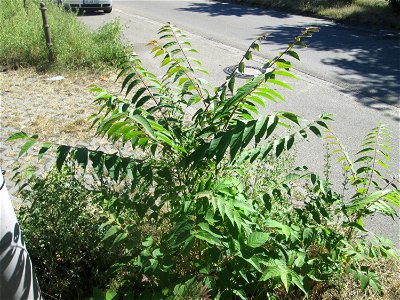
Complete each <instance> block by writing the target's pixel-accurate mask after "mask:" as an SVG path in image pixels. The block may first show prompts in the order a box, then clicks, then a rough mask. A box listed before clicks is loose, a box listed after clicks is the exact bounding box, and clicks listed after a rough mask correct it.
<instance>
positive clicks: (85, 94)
mask: <svg viewBox="0 0 400 300" xmlns="http://www.w3.org/2000/svg"><path fill="white" fill-rule="evenodd" d="M60 75H61V76H63V77H64V79H63V80H49V79H50V78H53V77H56V76H60ZM115 79H116V74H105V75H101V76H100V75H91V74H87V73H86V74H72V75H71V74H38V73H36V72H35V71H34V70H33V69H19V70H16V71H7V72H0V128H1V131H0V166H1V168H2V169H3V170H7V173H6V175H5V178H6V182H7V187H8V189H9V191H10V193H12V194H16V187H15V182H13V181H12V172H11V169H12V168H13V167H14V166H15V165H16V164H15V163H16V161H17V157H18V152H19V151H20V147H21V145H22V142H23V141H16V142H5V140H6V139H7V138H8V137H9V136H10V135H11V134H13V133H15V132H19V131H24V132H26V133H27V134H28V135H33V134H37V135H38V136H39V139H40V140H41V141H48V142H51V143H55V144H68V145H84V146H88V147H89V148H93V149H95V148H99V147H100V148H103V149H104V150H108V149H112V145H110V143H109V142H107V141H106V140H105V139H100V138H94V133H95V130H94V129H90V122H89V121H87V118H88V117H89V116H90V115H91V114H93V113H95V112H96V111H97V107H96V105H95V104H94V103H93V101H94V99H95V96H94V94H93V93H91V92H90V91H89V89H90V86H91V85H97V86H100V87H102V88H103V89H106V90H107V91H109V92H110V93H113V94H118V92H119V89H120V83H116V82H115ZM33 162H34V163H33ZM18 165H21V166H23V167H26V166H27V165H35V167H37V168H39V170H40V171H44V170H48V169H49V168H51V167H52V165H54V156H53V157H52V156H51V155H48V156H45V158H44V159H43V161H41V162H40V163H39V164H38V163H36V155H35V153H34V152H33V151H31V152H30V153H28V155H26V156H24V158H23V159H19V160H18Z"/></svg>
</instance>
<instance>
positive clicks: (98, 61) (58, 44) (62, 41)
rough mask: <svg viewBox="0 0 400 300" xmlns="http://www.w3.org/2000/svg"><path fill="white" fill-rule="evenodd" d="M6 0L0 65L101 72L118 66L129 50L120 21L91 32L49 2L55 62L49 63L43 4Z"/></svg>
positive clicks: (0, 34) (0, 13)
mask: <svg viewBox="0 0 400 300" xmlns="http://www.w3.org/2000/svg"><path fill="white" fill-rule="evenodd" d="M26 3H27V8H26V9H24V7H23V1H22V0H21V1H14V0H3V1H2V3H1V10H0V22H1V24H2V26H1V28H0V63H1V64H4V65H9V66H23V67H25V66H33V67H36V68H38V69H44V68H49V67H50V68H55V69H62V70H77V69H82V68H87V69H90V70H99V69H104V68H109V67H111V66H113V65H115V63H116V61H117V59H118V58H119V57H121V56H122V55H123V54H124V53H125V51H126V49H125V48H126V47H125V46H124V45H123V44H122V41H121V25H120V23H119V21H114V22H111V23H107V24H105V25H104V26H103V27H101V28H100V29H98V30H97V31H94V32H92V31H90V30H89V29H88V28H87V27H86V26H85V25H83V24H82V23H80V22H79V21H78V20H77V18H76V16H75V14H74V13H72V12H69V11H66V10H65V9H64V8H63V7H61V6H57V5H56V4H55V3H54V1H46V7H47V11H46V13H47V19H48V24H49V26H50V28H49V29H50V33H51V37H52V43H53V52H54V54H55V58H56V59H55V62H54V63H53V64H52V65H49V64H48V50H47V48H46V41H45V37H44V31H43V23H42V16H41V11H40V10H39V1H26Z"/></svg>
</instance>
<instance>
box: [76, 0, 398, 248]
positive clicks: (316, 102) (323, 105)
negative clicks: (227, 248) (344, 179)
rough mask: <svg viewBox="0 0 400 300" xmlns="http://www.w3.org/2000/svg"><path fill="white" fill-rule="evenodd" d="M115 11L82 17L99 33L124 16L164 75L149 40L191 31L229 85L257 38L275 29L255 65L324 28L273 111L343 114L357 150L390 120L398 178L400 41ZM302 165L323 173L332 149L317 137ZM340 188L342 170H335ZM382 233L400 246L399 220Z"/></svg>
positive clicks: (166, 4) (342, 124) (379, 229)
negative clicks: (168, 29) (174, 29)
mask: <svg viewBox="0 0 400 300" xmlns="http://www.w3.org/2000/svg"><path fill="white" fill-rule="evenodd" d="M113 6H114V9H113V12H112V13H111V14H101V13H100V14H90V15H84V16H81V17H80V19H81V20H82V21H83V22H84V23H86V24H87V25H89V26H90V27H92V28H96V27H99V26H100V25H101V24H103V23H104V22H106V21H109V20H112V19H115V18H117V17H118V18H119V19H120V21H121V23H122V24H123V25H124V26H125V27H124V35H125V38H126V39H127V40H128V41H129V42H130V43H132V45H133V47H134V48H135V51H136V52H137V53H138V54H139V55H140V56H141V57H142V59H143V62H144V64H145V65H146V66H148V67H149V69H150V70H152V71H153V72H155V73H156V74H161V73H160V72H161V70H160V68H159V62H158V61H155V60H153V59H152V55H150V54H149V50H150V48H149V47H147V46H146V44H147V42H149V41H150V40H152V39H154V38H156V36H157V35H156V33H157V30H158V29H159V28H160V27H161V26H162V25H163V24H165V23H166V22H171V23H173V24H174V25H177V26H178V27H180V28H181V29H183V30H184V31H185V32H186V33H187V34H188V38H189V39H190V41H191V43H192V44H193V46H194V47H195V48H196V49H197V50H198V51H199V52H200V54H199V56H198V58H199V59H200V60H201V61H202V62H203V63H204V66H205V68H206V69H208V70H209V72H210V75H209V76H208V77H207V78H206V79H207V80H208V81H210V82H212V83H213V84H218V83H222V81H223V80H224V78H225V77H224V76H225V74H224V73H223V69H224V68H225V67H227V66H231V65H234V64H236V63H237V62H238V61H239V59H240V57H241V55H243V51H244V50H245V49H246V48H247V47H248V45H249V44H250V43H251V41H252V40H253V39H254V38H256V37H257V36H259V35H260V34H262V33H264V32H267V31H268V32H271V35H270V36H269V37H268V39H267V40H266V41H265V43H264V45H263V47H262V49H261V50H262V53H261V54H260V55H259V56H258V57H256V61H255V62H254V63H253V65H255V66H257V65H260V64H261V62H262V61H263V60H265V58H268V57H273V56H274V55H275V54H276V53H277V51H279V50H282V49H284V48H285V46H286V45H287V44H288V43H289V42H290V41H291V39H292V38H293V37H294V36H296V34H298V33H299V32H300V31H301V30H302V28H304V27H308V26H317V27H319V28H320V32H319V33H317V34H314V36H313V37H312V38H311V39H310V40H309V42H308V45H309V47H308V48H306V49H300V50H299V51H298V52H299V55H300V57H301V61H300V62H297V63H296V64H295V67H296V73H297V75H298V76H299V77H301V80H299V81H290V82H289V83H290V84H291V85H292V86H293V87H294V90H295V91H294V92H286V91H280V92H282V93H283V94H284V95H285V97H286V99H287V102H286V103H281V104H278V105H276V104H271V106H270V107H268V109H269V110H289V111H292V112H295V113H298V114H301V115H303V116H305V117H306V118H308V119H310V120H312V119H314V118H316V117H317V116H318V115H319V114H320V113H322V112H331V113H334V114H335V119H336V122H335V123H333V124H332V125H331V127H332V128H333V130H334V132H335V133H336V134H337V135H338V136H339V137H340V138H341V140H342V142H343V143H344V144H345V145H346V146H347V149H348V150H349V152H350V153H354V152H356V151H357V149H358V145H359V144H360V142H361V139H362V137H364V136H365V135H366V134H367V133H368V132H369V130H370V129H372V128H373V127H374V126H376V125H377V124H378V123H384V124H386V126H387V127H388V128H389V129H390V130H391V133H392V136H393V140H392V148H393V151H392V154H391V158H392V161H391V163H390V166H391V168H392V172H393V173H397V174H398V173H399V169H400V168H399V120H400V115H399V95H400V85H399V84H400V36H399V35H398V34H392V33H387V32H379V31H369V30H364V29H357V28H350V27H345V26H340V25H336V24H334V23H332V22H329V21H325V20H320V19H315V18H310V17H302V16H296V15H291V14H286V13H283V12H276V11H270V10H263V9H258V8H255V7H247V6H241V5H233V4H227V3H221V2H213V1H183V0H182V1H165V0H164V1H152V0H150V1H114V4H113ZM298 151H299V159H298V163H299V164H307V165H308V166H309V167H310V168H311V169H312V170H314V171H316V172H322V169H323V165H324V153H325V148H324V145H323V143H322V142H321V141H320V140H318V139H317V138H311V139H310V141H308V142H303V143H301V144H299V145H298ZM332 177H333V181H334V184H335V185H336V186H339V185H340V182H341V169H340V167H339V165H336V166H335V167H334V168H333V169H332ZM368 226H369V228H371V230H372V231H373V232H375V233H377V234H384V235H385V236H387V237H389V238H390V239H392V240H393V241H394V242H395V243H396V245H397V247H399V245H400V243H399V240H400V223H399V220H391V219H388V218H383V217H380V216H376V217H374V218H373V219H372V220H369V221H368Z"/></svg>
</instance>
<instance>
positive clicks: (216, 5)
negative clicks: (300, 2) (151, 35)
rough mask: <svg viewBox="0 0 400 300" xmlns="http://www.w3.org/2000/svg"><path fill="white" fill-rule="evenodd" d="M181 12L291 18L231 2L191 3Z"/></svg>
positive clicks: (276, 12)
mask: <svg viewBox="0 0 400 300" xmlns="http://www.w3.org/2000/svg"><path fill="white" fill-rule="evenodd" d="M179 10H180V11H192V12H198V13H206V14H209V15H210V16H212V17H218V16H237V17H245V16H246V15H254V16H265V15H268V16H270V17H274V18H289V17H290V14H288V13H285V12H281V11H271V10H266V9H262V8H258V7H255V6H247V5H238V4H232V3H229V2H206V3H196V2H194V3H190V4H189V7H185V8H180V9H179Z"/></svg>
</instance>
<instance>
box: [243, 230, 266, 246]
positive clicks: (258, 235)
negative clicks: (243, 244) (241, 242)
mask: <svg viewBox="0 0 400 300" xmlns="http://www.w3.org/2000/svg"><path fill="white" fill-rule="evenodd" d="M269 238H270V236H269V234H268V233H265V232H252V233H251V234H250V235H249V237H248V238H247V246H249V247H252V248H258V247H260V246H262V245H264V244H265V243H266V242H267V241H268V239H269Z"/></svg>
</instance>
